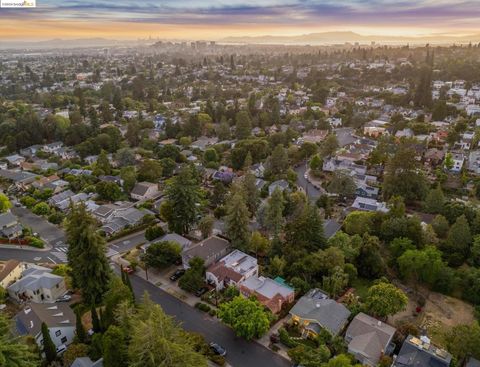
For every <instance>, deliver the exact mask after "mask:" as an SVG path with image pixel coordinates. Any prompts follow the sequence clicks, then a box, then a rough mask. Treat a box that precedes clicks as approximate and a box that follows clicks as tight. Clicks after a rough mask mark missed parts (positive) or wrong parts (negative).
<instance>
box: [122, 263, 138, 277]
mask: <svg viewBox="0 0 480 367" xmlns="http://www.w3.org/2000/svg"><path fill="white" fill-rule="evenodd" d="M123 271H124V272H125V273H127V274H128V275H130V274H133V273H135V270H133V268H132V267H131V266H130V265H127V266H124V267H123Z"/></svg>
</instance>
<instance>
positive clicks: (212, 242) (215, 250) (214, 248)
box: [182, 236, 230, 269]
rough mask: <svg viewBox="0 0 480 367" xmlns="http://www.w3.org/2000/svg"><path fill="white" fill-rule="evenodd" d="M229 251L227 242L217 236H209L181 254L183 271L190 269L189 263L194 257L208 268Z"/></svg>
mask: <svg viewBox="0 0 480 367" xmlns="http://www.w3.org/2000/svg"><path fill="white" fill-rule="evenodd" d="M229 251H230V242H229V241H227V240H226V239H223V238H220V237H217V236H210V237H208V238H206V239H204V240H203V241H201V242H199V243H197V244H195V245H193V246H191V247H189V248H187V249H185V250H184V251H183V252H182V264H183V267H184V268H185V269H188V268H189V267H190V265H189V261H190V260H191V259H193V258H194V257H199V258H201V259H203V261H204V262H205V267H209V266H210V265H212V264H213V263H214V262H216V261H218V260H219V259H221V258H222V257H224V256H225V255H226V254H227V253H228V252H229Z"/></svg>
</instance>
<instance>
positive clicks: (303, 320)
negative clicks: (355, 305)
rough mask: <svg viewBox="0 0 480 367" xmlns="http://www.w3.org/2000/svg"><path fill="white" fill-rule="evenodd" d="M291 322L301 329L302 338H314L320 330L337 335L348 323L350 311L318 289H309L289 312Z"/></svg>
mask: <svg viewBox="0 0 480 367" xmlns="http://www.w3.org/2000/svg"><path fill="white" fill-rule="evenodd" d="M290 315H292V321H293V322H294V323H296V324H298V325H299V326H300V327H301V328H302V335H303V336H313V337H314V336H316V335H317V334H318V333H319V332H320V330H321V329H325V330H327V331H328V332H329V333H330V334H332V335H333V336H335V335H338V334H339V333H340V332H341V331H342V330H343V328H344V327H345V326H346V325H347V323H348V317H349V316H350V311H349V310H348V309H347V308H346V307H345V306H344V305H342V304H341V303H338V302H336V301H335V300H333V299H331V298H330V297H329V296H328V295H327V294H326V293H324V292H323V291H321V290H320V289H317V288H315V289H311V290H310V291H309V292H308V293H307V294H305V295H304V296H303V297H302V298H300V299H299V300H298V302H297V303H296V304H295V306H293V308H292V309H291V310H290Z"/></svg>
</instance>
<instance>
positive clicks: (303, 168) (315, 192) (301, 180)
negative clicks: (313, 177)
mask: <svg viewBox="0 0 480 367" xmlns="http://www.w3.org/2000/svg"><path fill="white" fill-rule="evenodd" d="M295 172H296V173H297V185H298V186H299V187H301V188H302V189H303V190H304V191H305V192H306V194H307V196H308V197H309V198H310V199H311V200H313V201H315V200H317V199H318V198H319V197H320V196H322V195H324V194H325V192H324V190H323V189H322V188H320V189H317V188H316V187H315V186H313V185H312V184H311V183H310V182H308V181H307V179H306V178H305V173H306V172H307V164H306V163H305V164H304V163H302V164H300V165H299V166H298V167H296V168H295Z"/></svg>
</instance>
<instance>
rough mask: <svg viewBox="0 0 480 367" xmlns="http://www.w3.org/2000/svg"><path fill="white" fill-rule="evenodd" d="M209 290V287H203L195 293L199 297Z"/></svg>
mask: <svg viewBox="0 0 480 367" xmlns="http://www.w3.org/2000/svg"><path fill="white" fill-rule="evenodd" d="M207 292H208V288H207V287H202V288H199V289H197V290H196V291H195V295H196V296H197V297H201V296H202V295H204V294H205V293H207Z"/></svg>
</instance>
